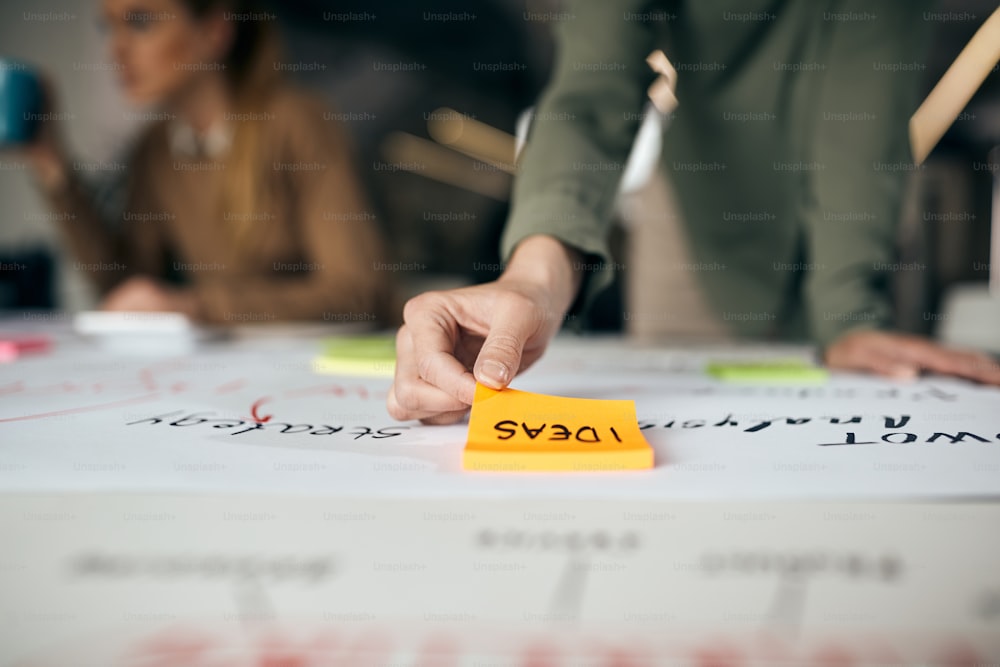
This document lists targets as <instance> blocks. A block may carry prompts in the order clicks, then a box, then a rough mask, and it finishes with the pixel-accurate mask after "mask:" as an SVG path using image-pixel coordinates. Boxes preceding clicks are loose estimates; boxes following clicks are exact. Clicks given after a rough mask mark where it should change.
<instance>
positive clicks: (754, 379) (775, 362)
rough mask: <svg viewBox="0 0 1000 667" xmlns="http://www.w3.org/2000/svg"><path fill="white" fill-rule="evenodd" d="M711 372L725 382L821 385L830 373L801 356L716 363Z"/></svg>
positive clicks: (710, 364)
mask: <svg viewBox="0 0 1000 667" xmlns="http://www.w3.org/2000/svg"><path fill="white" fill-rule="evenodd" d="M706 370H707V371H708V374H709V375H711V376H713V377H715V378H718V379H719V380H722V381H724V382H739V383H745V384H821V383H823V382H826V379H827V377H829V373H828V372H827V370H826V369H825V368H823V367H821V366H814V365H812V364H810V363H808V362H805V361H802V360H801V359H771V360H767V361H727V362H719V361H716V362H712V363H709V364H708V367H707V368H706Z"/></svg>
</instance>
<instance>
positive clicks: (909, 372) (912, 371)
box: [890, 365, 917, 380]
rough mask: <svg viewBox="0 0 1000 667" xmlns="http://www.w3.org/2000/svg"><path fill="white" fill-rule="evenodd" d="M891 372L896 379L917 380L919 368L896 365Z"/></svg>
mask: <svg viewBox="0 0 1000 667" xmlns="http://www.w3.org/2000/svg"><path fill="white" fill-rule="evenodd" d="M890 374H891V377H892V378H893V379H896V380H915V379H916V378H917V369H916V368H915V367H913V366H905V365H900V366H894V367H893V369H892V371H891V372H890Z"/></svg>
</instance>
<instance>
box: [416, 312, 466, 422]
mask: <svg viewBox="0 0 1000 667" xmlns="http://www.w3.org/2000/svg"><path fill="white" fill-rule="evenodd" d="M434 299H435V297H434V295H432V294H421V295H420V296H417V297H414V298H413V299H410V301H409V302H407V304H406V306H405V307H404V308H403V320H404V321H405V322H406V326H407V328H408V329H409V331H410V336H411V337H412V339H413V347H414V350H415V353H416V356H417V358H416V367H417V374H418V376H419V377H420V379H422V380H424V381H425V382H427V383H428V384H430V385H432V386H434V387H437V388H438V389H440V390H441V391H443V392H445V393H446V394H448V395H449V396H452V397H454V398H455V399H457V400H459V401H461V402H462V403H464V404H466V405H472V400H473V398H474V397H475V395H476V379H475V378H474V377H473V375H472V373H471V372H470V371H469V369H467V368H466V367H465V366H464V365H462V363H461V362H460V361H459V360H458V359H457V358H456V357H455V346H456V345H457V343H458V337H459V336H460V335H461V332H460V330H459V324H458V322H456V321H455V318H454V316H453V315H452V314H451V313H450V312H448V309H447V308H446V307H445V306H444V305H443V304H441V303H439V302H436V301H435V300H434Z"/></svg>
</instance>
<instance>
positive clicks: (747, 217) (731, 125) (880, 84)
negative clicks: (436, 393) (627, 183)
mask: <svg viewBox="0 0 1000 667" xmlns="http://www.w3.org/2000/svg"><path fill="white" fill-rule="evenodd" d="M925 9H926V7H925V2H923V1H922V0H921V1H912V2H911V1H910V0H889V1H882V2H861V1H833V0H825V1H810V2H806V1H805V0H798V1H796V0H772V1H770V2H767V1H764V0H754V1H751V2H741V3H735V2H723V1H720V0H699V1H698V2H649V1H640V0H573V1H570V2H567V3H566V5H565V7H564V10H563V12H562V19H561V20H559V21H557V22H556V23H555V24H554V26H555V32H556V37H557V42H558V56H557V61H556V63H555V66H554V70H553V73H552V78H551V80H550V82H549V84H548V86H547V88H546V90H545V91H544V93H543V95H542V98H541V100H540V102H539V104H538V106H537V109H536V114H535V119H534V122H533V125H532V129H531V135H530V137H529V140H528V142H527V145H526V148H525V150H524V153H523V155H522V159H521V164H520V173H519V176H518V178H517V179H516V181H515V184H514V199H513V207H512V212H511V217H510V220H509V221H508V224H507V227H506V230H505V233H504V238H503V254H504V256H505V257H509V255H510V253H511V252H512V251H513V249H514V247H515V246H516V245H517V243H518V242H519V241H520V240H521V239H523V238H525V237H526V236H530V235H533V234H549V235H552V236H555V237H557V238H559V239H560V240H562V241H563V242H565V243H567V244H569V245H571V246H574V247H576V248H577V249H579V250H580V251H582V252H583V253H585V254H586V255H587V256H588V261H587V266H588V267H590V266H593V265H594V264H593V263H594V262H596V263H597V264H598V265H607V266H608V268H606V269H604V270H603V271H602V270H598V271H596V272H595V275H592V276H591V278H590V280H589V289H590V290H591V291H592V290H594V289H597V288H599V287H600V286H601V285H603V284H606V283H607V282H608V279H609V275H608V274H609V272H610V271H613V270H614V268H615V266H620V265H612V264H610V262H609V253H608V248H607V242H606V239H607V237H608V232H609V227H610V225H611V223H612V220H613V218H614V213H615V211H614V205H615V199H616V192H617V189H618V185H619V181H620V178H621V174H622V167H623V165H624V162H625V159H626V157H627V155H628V153H629V150H630V148H631V146H632V142H633V139H634V137H635V133H636V131H637V129H638V126H639V123H640V120H641V118H642V112H643V109H644V106H645V105H646V103H647V102H648V101H649V98H648V94H647V89H648V87H649V85H650V84H651V83H652V82H653V80H654V79H655V78H656V76H657V75H656V74H655V73H654V72H652V70H651V69H650V68H649V66H648V65H647V64H646V62H645V60H646V57H647V55H648V54H649V53H650V52H651V51H653V50H655V49H663V51H664V52H665V53H666V54H667V57H668V58H670V60H671V62H672V63H673V64H674V66H675V67H676V69H677V71H678V84H677V98H678V100H679V107H678V108H677V110H676V111H675V112H674V113H673V114H672V118H671V122H670V126H669V129H668V131H667V132H666V134H665V135H664V151H663V156H662V165H663V169H664V171H665V172H666V173H667V174H669V177H670V178H671V179H672V180H673V183H674V189H675V190H676V191H677V194H678V198H679V203H680V206H681V210H682V212H683V218H684V221H685V224H686V227H685V230H686V233H687V236H688V239H689V244H690V247H691V252H692V255H693V257H692V263H691V266H690V267H688V268H689V270H692V271H696V272H697V274H696V275H697V277H698V279H699V283H700V284H701V286H702V288H703V290H704V292H705V295H706V299H707V300H708V302H709V306H710V310H711V311H712V312H713V314H715V315H717V316H718V317H719V319H720V320H721V321H723V322H724V323H725V324H726V325H727V326H728V327H729V328H730V329H731V330H732V332H733V333H735V334H738V335H741V336H746V337H755V338H805V337H811V338H812V339H813V340H815V341H816V342H818V343H820V344H823V345H825V344H827V343H829V342H830V341H832V340H833V339H835V338H836V337H837V336H839V335H840V334H842V333H843V332H844V331H846V330H848V329H851V328H855V327H861V326H864V327H879V328H883V327H889V326H891V324H892V321H891V320H892V304H891V300H890V295H889V290H888V279H889V277H890V274H891V273H892V272H893V271H894V270H896V269H898V268H899V267H898V265H897V263H896V262H897V260H896V257H895V247H894V244H895V239H896V227H897V222H898V220H899V216H900V209H901V203H902V194H903V188H904V185H905V182H906V180H907V175H908V173H909V172H911V171H913V170H914V169H915V168H916V167H915V165H914V164H913V162H912V158H911V154H910V149H909V141H908V135H907V123H908V119H909V117H910V115H911V114H912V112H913V111H914V110H915V108H916V106H917V102H918V100H917V91H918V86H919V84H920V82H921V79H922V75H923V71H924V64H923V60H922V59H923V53H924V46H925V44H926V41H927V39H928V35H929V28H930V23H929V21H927V20H926V17H925V16H924V10H925ZM626 270H627V267H626ZM665 287H666V288H669V286H665Z"/></svg>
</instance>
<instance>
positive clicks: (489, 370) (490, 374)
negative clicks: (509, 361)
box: [478, 359, 510, 389]
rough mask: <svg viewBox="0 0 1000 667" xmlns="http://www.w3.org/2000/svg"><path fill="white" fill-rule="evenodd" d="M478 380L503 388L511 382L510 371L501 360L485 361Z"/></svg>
mask: <svg viewBox="0 0 1000 667" xmlns="http://www.w3.org/2000/svg"><path fill="white" fill-rule="evenodd" d="M478 380H479V381H480V382H482V383H483V384H485V385H486V386H488V387H492V388H493V389H502V388H503V387H506V386H507V383H508V382H510V371H509V370H507V367H506V366H504V365H503V364H501V363H500V362H499V361H493V360H492V359H491V360H489V361H484V362H483V365H482V366H481V367H480V369H479V378H478Z"/></svg>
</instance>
